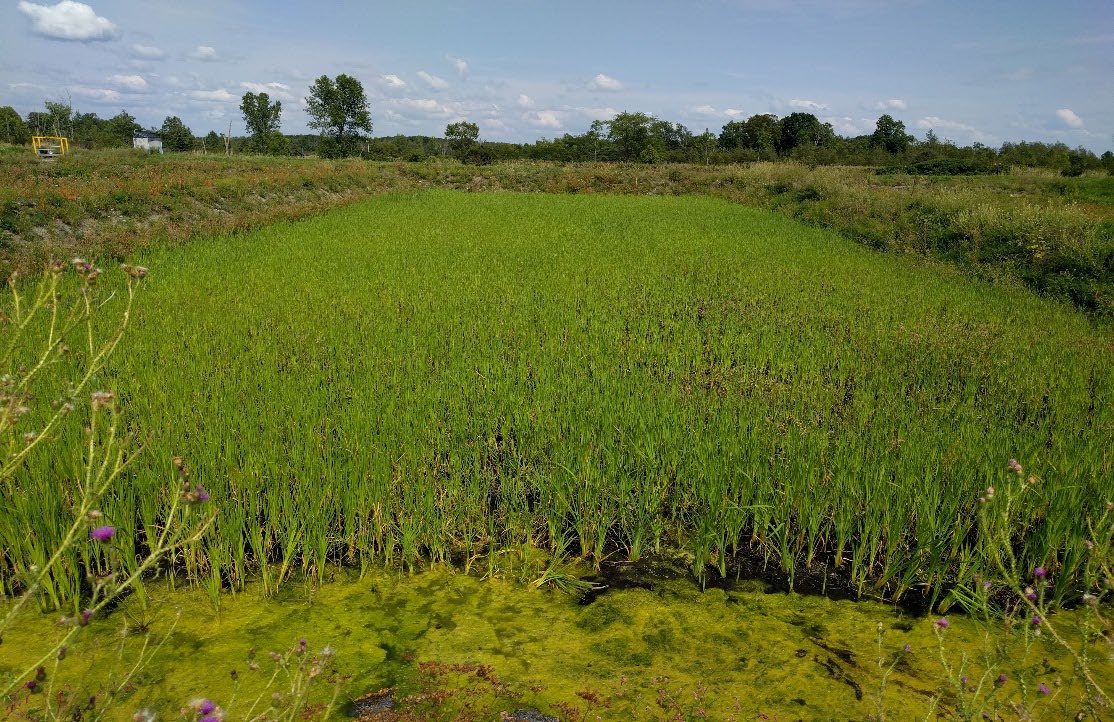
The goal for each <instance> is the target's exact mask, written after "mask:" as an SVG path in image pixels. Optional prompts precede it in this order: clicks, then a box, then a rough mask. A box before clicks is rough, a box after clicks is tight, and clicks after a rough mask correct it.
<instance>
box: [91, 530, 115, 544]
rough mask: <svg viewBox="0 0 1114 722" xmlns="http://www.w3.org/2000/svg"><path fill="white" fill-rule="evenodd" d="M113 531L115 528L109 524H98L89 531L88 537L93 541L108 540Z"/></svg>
mask: <svg viewBox="0 0 1114 722" xmlns="http://www.w3.org/2000/svg"><path fill="white" fill-rule="evenodd" d="M115 533H116V530H115V529H114V528H112V527H110V526H98V527H94V528H93V530H92V531H91V532H89V538H90V539H93V540H95V541H108V540H109V539H111V538H112V536H113V535H114V534H115Z"/></svg>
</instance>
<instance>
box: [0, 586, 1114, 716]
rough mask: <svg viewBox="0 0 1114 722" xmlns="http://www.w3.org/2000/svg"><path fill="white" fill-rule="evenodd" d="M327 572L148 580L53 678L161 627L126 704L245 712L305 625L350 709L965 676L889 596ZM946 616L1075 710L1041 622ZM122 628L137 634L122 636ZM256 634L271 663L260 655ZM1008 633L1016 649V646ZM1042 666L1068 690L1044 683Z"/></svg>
mask: <svg viewBox="0 0 1114 722" xmlns="http://www.w3.org/2000/svg"><path fill="white" fill-rule="evenodd" d="M330 576H331V577H332V580H331V581H329V582H328V583H325V584H321V585H319V586H311V585H309V584H306V585H299V584H290V585H288V586H286V587H285V588H284V589H283V591H282V593H281V594H280V596H279V597H278V598H266V597H265V596H264V595H263V594H262V590H261V589H260V588H259V586H258V585H254V584H253V585H249V586H248V587H247V589H246V591H244V592H242V593H240V594H237V595H234V596H229V597H227V598H226V599H224V600H223V602H222V604H221V606H220V610H219V611H214V610H213V607H212V605H211V603H210V600H209V598H208V596H207V595H206V594H205V593H204V592H203V591H202V590H200V589H197V588H190V589H172V588H170V587H169V586H165V585H164V586H161V587H156V586H151V587H149V596H150V600H149V606H148V610H152V611H144V610H143V609H142V608H141V606H140V604H139V603H138V600H136V599H135V598H132V599H129V600H126V601H125V603H124V604H122V606H121V607H120V608H119V609H117V610H116V611H115V612H114V613H113V614H112V615H110V616H109V617H108V618H106V619H103V620H97V621H95V622H94V623H93V624H92V625H91V626H90V628H89V632H90V633H89V634H87V635H85V636H84V637H83V638H82V640H81V642H80V644H79V645H78V646H76V647H75V648H74V649H73V650H70V652H69V654H68V655H67V659H66V660H65V662H64V663H62V664H61V665H60V667H59V670H58V673H57V677H58V678H57V679H53V680H51V681H52V683H53V685H54V690H55V691H58V690H64V691H66V692H67V693H68V695H70V696H71V697H72V698H75V699H76V698H79V697H80V698H85V697H88V696H90V695H94V694H98V693H100V692H101V690H103V689H105V687H106V684H108V683H109V682H110V681H111V680H112V679H113V678H114V675H115V676H116V677H115V678H118V677H119V675H122V674H123V673H124V672H125V671H126V670H127V669H128V667H127V664H126V663H125V662H126V661H127V660H128V659H129V655H131V656H134V654H135V653H136V652H137V651H138V650H139V649H140V648H141V647H142V645H143V641H144V640H145V639H146V638H147V637H146V633H145V632H144V631H143V630H146V631H147V633H149V634H150V639H151V640H152V641H151V642H150V644H152V645H154V644H156V643H158V642H159V641H160V640H161V641H162V643H161V646H158V648H157V649H155V650H154V652H153V654H151V658H150V661H149V663H148V664H147V665H146V666H145V667H144V668H143V669H142V670H141V671H140V672H139V674H137V675H136V676H135V677H134V679H133V683H134V684H133V686H132V687H129V688H128V689H127V690H126V691H125V692H124V693H122V694H121V696H120V697H119V698H118V699H117V702H118V707H117V709H115V710H114V714H113V717H114V718H116V719H129V718H130V716H131V715H132V714H133V713H134V712H135V711H136V710H137V709H148V710H151V711H152V712H154V713H155V714H156V715H157V716H158V718H159V719H171V718H175V717H176V716H177V715H178V711H179V710H180V708H181V707H183V706H184V705H186V704H187V703H188V702H189V701H190V700H192V699H196V698H207V699H212V700H214V701H215V702H217V703H218V704H221V705H222V706H224V708H225V709H226V710H227V711H228V713H229V715H230V716H231V717H232V718H237V716H238V714H242V713H243V712H244V711H245V709H246V707H247V705H249V704H250V701H249V700H252V699H254V698H255V696H257V695H258V694H259V690H260V689H261V688H262V681H263V679H264V676H265V675H268V674H269V673H270V670H269V666H268V665H269V659H268V657H267V655H268V653H269V652H271V651H278V652H282V651H284V650H287V649H290V648H291V647H292V646H293V645H297V644H298V640H300V639H301V638H305V639H306V640H307V646H308V649H309V650H310V651H311V652H313V651H316V650H320V649H321V648H323V647H325V646H326V645H328V646H329V647H331V648H332V649H333V650H335V652H336V662H335V669H336V670H337V671H338V672H339V677H338V679H337V684H338V685H339V688H338V694H337V701H338V704H337V706H336V708H335V710H334V713H333V716H335V717H338V718H339V717H342V716H343V715H344V714H345V707H346V703H347V702H348V701H350V700H352V699H355V698H357V697H359V696H361V695H364V694H366V693H369V692H374V691H376V690H380V689H383V688H387V687H392V688H394V689H395V694H396V698H398V699H403V698H405V696H406V695H407V694H408V693H409V692H411V691H414V690H416V689H418V688H419V686H420V685H421V684H422V683H423V679H424V678H423V675H422V673H421V671H420V670H419V668H418V664H419V663H423V662H436V663H440V664H443V665H486V666H488V667H489V668H490V670H491V671H490V672H489V673H487V674H490V675H491V676H493V677H497V679H498V680H499V684H500V685H502V686H497V687H493V689H494V692H492V694H491V695H490V698H489V699H488V700H487V702H485V704H487V705H489V706H490V707H491V709H492V710H494V714H495V716H497V714H498V711H499V710H513V709H517V708H520V707H524V706H525V707H536V708H538V709H541V710H548V711H550V712H553V711H560V710H561V709H562V705H564V706H565V707H564V709H566V710H568V709H573V710H579V711H581V712H583V711H584V710H586V709H588V708H591V711H592V712H593V714H595V715H600V717H601V718H602V719H664V718H667V717H668V716H670V715H671V714H673V713H675V712H677V711H680V712H681V713H682V714H685V715H689V714H696V712H695V710H700V713H701V714H705V715H707V716H708V718H709V719H754V718H755V717H756V716H758V715H768V716H769V717H770V718H775V717H776V718H780V719H828V718H842V719H863V718H864V717H865V716H867V715H869V714H874V713H876V712H877V711H878V709H879V700H881V705H882V708H883V709H886V710H889V714H890V715H891V718H894V719H904V718H907V717H911V716H916V717H918V718H923V717H924V716H925V715H926V714H927V713H928V712H929V710H930V709H932V708H934V707H935V708H936V709H937V710H939V711H947V710H948V709H950V708H952V706H953V705H954V704H955V702H956V699H957V695H958V694H959V691H958V690H957V689H956V688H955V685H954V684H953V683H952V682H950V681H949V680H948V679H947V678H946V677H945V675H944V671H943V668H942V666H941V661H940V659H941V658H940V653H941V651H940V645H939V642H938V638H937V630H935V629H934V625H933V620H931V619H925V618H915V617H910V616H907V615H905V614H903V613H902V612H901V611H900V610H898V609H896V608H894V607H891V606H887V605H883V604H878V603H871V602H850V601H833V600H830V599H827V598H824V597H816V596H801V595H796V594H782V593H776V594H767V593H764V592H760V591H725V590H723V589H718V588H713V589H708V590H706V591H701V590H700V589H699V588H698V587H697V586H696V585H695V584H693V583H692V582H691V581H690V580H687V579H679V580H673V581H668V582H662V583H660V584H657V585H655V586H654V588H653V589H623V590H614V591H606V592H604V593H602V594H600V595H599V596H598V597H596V598H595V599H594V600H593V601H592V602H591V603H589V604H581V603H580V602H578V600H576V599H575V598H572V597H569V596H566V595H563V594H560V593H557V592H553V591H546V590H542V591H538V590H534V589H530V588H527V587H523V586H520V585H516V584H513V583H510V582H506V581H502V580H498V579H487V580H481V579H477V578H475V577H473V576H469V575H465V574H462V573H459V572H457V571H454V570H453V569H450V568H444V567H438V568H433V569H431V570H428V571H424V572H421V573H415V574H410V575H405V574H400V573H397V572H390V571H386V570H381V569H380V570H374V571H372V572H370V573H368V574H366V575H365V576H363V577H362V578H359V577H357V576H356V575H355V574H354V573H353V572H350V571H348V570H343V569H334V570H331V572H330ZM1078 614H1081V612H1062V613H1060V615H1059V617H1057V619H1058V620H1060V621H1061V622H1062V623H1061V624H1060V627H1061V628H1068V627H1070V626H1071V620H1072V615H1078ZM53 621H54V619H53V618H51V617H44V616H40V615H38V614H28V615H25V617H24V618H23V619H22V620H21V622H20V623H19V624H18V625H17V626H16V628H15V629H14V630H12V632H11V633H10V634H9V635H8V636H7V638H6V639H5V641H4V645H3V651H4V655H3V657H2V658H0V659H2V661H0V675H11V674H13V673H15V671H16V670H17V669H20V668H21V666H24V665H27V664H30V663H31V662H32V661H33V660H34V659H35V655H36V652H38V651H41V650H42V649H44V648H48V647H49V645H50V643H51V640H52V639H53V638H54V636H55V635H56V634H57V632H56V630H54V629H53ZM951 621H952V623H951V625H950V627H949V628H948V629H947V630H946V632H945V633H943V635H942V637H943V639H944V642H943V654H944V657H945V659H947V660H948V661H949V663H950V664H952V665H953V666H954V667H955V668H956V669H958V667H959V664H960V660H961V659H962V658H963V657H966V659H967V660H968V662H967V665H968V666H967V667H966V668H965V669H964V671H963V674H964V676H966V677H968V678H969V681H968V683H967V685H968V686H971V687H974V686H975V684H976V681H977V680H978V679H979V676H980V675H981V674H982V673H983V671H984V670H985V669H986V668H987V667H986V663H985V660H987V659H992V660H1000V664H1002V665H1003V666H1002V667H1001V668H1000V669H998V668H995V672H994V674H995V675H996V674H998V673H999V672H1001V673H1004V674H1006V675H1007V676H1008V678H1009V681H1008V682H1007V683H1005V684H1003V685H992V687H993V688H994V690H995V691H994V696H993V698H992V702H991V704H992V706H991V707H989V708H988V709H991V710H994V709H998V710H1005V709H1006V705H1007V704H1009V703H1010V702H1015V701H1023V702H1024V703H1025V704H1027V705H1035V709H1037V710H1038V711H1041V712H1042V713H1043V714H1044V715H1045V716H1047V717H1048V718H1060V717H1059V715H1061V714H1063V715H1066V716H1069V715H1074V713H1075V712H1076V711H1077V709H1078V704H1079V699H1080V694H1081V692H1082V690H1081V689H1080V688H1078V687H1076V686H1074V685H1073V683H1072V681H1071V677H1072V666H1071V660H1070V659H1066V658H1063V657H1062V656H1058V655H1056V653H1055V652H1056V650H1054V649H1053V648H1052V647H1051V646H1050V645H1045V644H1043V643H1042V641H1041V640H1039V639H1037V640H1035V641H1033V643H1032V644H1031V645H1030V646H1029V647H1028V648H1026V647H1025V645H1024V644H1022V643H1021V642H1017V641H1014V640H1015V639H1016V634H1015V633H1009V632H1007V631H1006V630H1005V629H1004V627H1003V626H1002V625H1001V624H1000V623H998V624H989V625H983V624H979V623H976V622H974V621H971V620H967V619H961V618H953V619H952V620H951ZM125 627H127V628H129V629H130V630H131V633H130V634H129V635H128V636H126V637H121V636H120V634H119V632H120V630H122V629H124V628H125ZM879 629H882V630H884V634H883V636H882V644H881V648H879V646H878V637H879ZM905 645H908V651H905ZM251 648H255V649H256V650H257V653H256V655H255V659H256V660H258V664H260V666H261V668H262V669H260V670H258V671H253V670H251V669H249V666H248V665H249V652H248V650H250V649H251ZM999 648H1002V649H1007V650H1008V654H1006V655H1005V658H1004V659H1002V657H1003V655H1002V654H1001V653H1000V652H995V650H996V649H999ZM121 650H123V651H124V652H125V654H123V655H121ZM880 652H881V657H882V658H883V659H884V660H885V665H889V664H890V663H893V672H892V674H891V675H890V676H889V678H888V680H887V684H886V685H885V688H884V689H880V687H879V685H880V679H881V673H882V670H881V668H880V666H879V663H878V660H879V654H880ZM1045 660H1047V661H1045ZM233 670H235V675H233ZM1096 671H1099V672H1101V673H1102V675H1105V676H1106V677H1107V678H1110V677H1111V676H1112V675H1114V663H1112V662H1111V660H1110V659H1101V660H1099V661H1098V662H1097V668H1096ZM52 674H53V672H52ZM234 677H235V679H234ZM425 681H426V682H428V680H425ZM1040 683H1044V684H1047V685H1048V686H1049V687H1050V688H1052V689H1054V690H1055V694H1051V695H1047V696H1041V695H1038V694H1037V692H1036V689H1037V685H1038V684H1040ZM1023 685H1024V687H1025V689H1023V688H1022V687H1023ZM276 689H279V690H281V689H282V687H281V685H279V686H277V687H276ZM333 691H334V687H333V684H332V683H331V682H329V681H325V682H324V683H322V684H320V685H318V689H317V691H316V692H315V695H314V697H313V699H312V702H313V703H314V704H324V703H326V702H327V701H328V700H329V698H330V697H331V696H332V694H333ZM459 691H460V690H459V689H458V690H457V692H459ZM269 694H270V691H268V692H267V695H268V699H269ZM42 699H43V695H41V694H40V695H29V694H26V693H25V692H24V691H21V692H20V693H19V694H18V695H17V698H16V700H15V704H14V706H13V707H12V711H13V714H14V716H15V717H16V718H17V719H18V718H25V719H31V718H35V717H36V716H37V714H38V710H40V709H41V707H42V705H43V701H42ZM454 699H463V697H459V696H458V697H456V698H453V697H450V698H449V699H448V700H447V701H446V702H445V703H444V704H443V706H441V707H439V708H438V710H439V712H438V713H439V714H443V715H446V716H445V717H444V718H445V719H451V718H452V716H451V715H452V714H453V709H454V708H453V700H454ZM472 702H473V703H474V702H475V700H474V699H473V700H472ZM317 709H320V708H317ZM914 713H917V714H914ZM697 716H699V715H697Z"/></svg>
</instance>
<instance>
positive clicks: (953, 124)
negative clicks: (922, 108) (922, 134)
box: [916, 115, 995, 142]
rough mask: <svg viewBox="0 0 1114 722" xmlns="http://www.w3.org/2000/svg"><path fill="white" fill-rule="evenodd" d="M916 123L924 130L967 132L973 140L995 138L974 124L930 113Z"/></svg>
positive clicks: (981, 140) (980, 140)
mask: <svg viewBox="0 0 1114 722" xmlns="http://www.w3.org/2000/svg"><path fill="white" fill-rule="evenodd" d="M916 125H917V127H918V128H922V129H925V130H929V129H931V130H958V131H959V132H961V133H967V134H968V135H970V136H971V137H972V138H973V139H974V140H977V141H979V142H983V141H987V140H995V138H994V136H992V135H988V134H987V133H984V132H982V131H981V130H979V129H978V128H976V127H974V126H971V125H967V124H966V123H961V122H959V121H958V120H948V119H946V118H941V117H940V116H937V115H930V116H927V117H925V118H921V119H920V120H918V121H917V123H916Z"/></svg>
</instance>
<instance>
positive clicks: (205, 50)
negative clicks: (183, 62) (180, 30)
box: [189, 45, 218, 62]
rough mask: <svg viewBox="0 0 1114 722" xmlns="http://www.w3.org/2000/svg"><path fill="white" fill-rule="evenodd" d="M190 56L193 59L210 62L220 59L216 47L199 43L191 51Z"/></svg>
mask: <svg viewBox="0 0 1114 722" xmlns="http://www.w3.org/2000/svg"><path fill="white" fill-rule="evenodd" d="M189 56H190V58H192V59H193V60H205V61H208V62H212V61H214V60H217V59H218V58H217V50H216V48H213V47H210V46H208V45H198V46H197V47H196V48H194V49H193V50H192V51H190V54H189Z"/></svg>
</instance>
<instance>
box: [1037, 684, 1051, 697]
mask: <svg viewBox="0 0 1114 722" xmlns="http://www.w3.org/2000/svg"><path fill="white" fill-rule="evenodd" d="M1037 692H1039V693H1041V694H1052V690H1050V689H1049V688H1048V685H1047V684H1045V683H1044V682H1041V683H1040V686H1039V687H1037Z"/></svg>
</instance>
